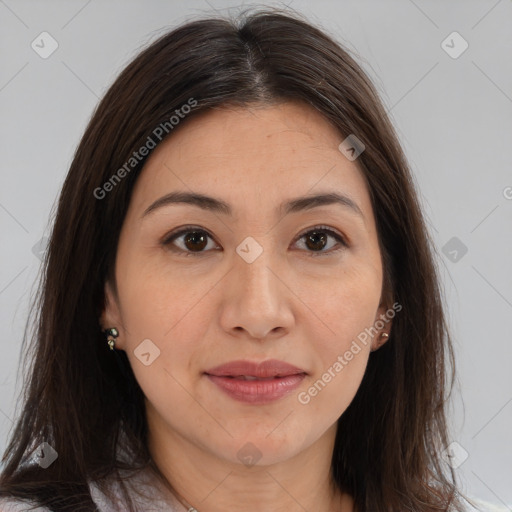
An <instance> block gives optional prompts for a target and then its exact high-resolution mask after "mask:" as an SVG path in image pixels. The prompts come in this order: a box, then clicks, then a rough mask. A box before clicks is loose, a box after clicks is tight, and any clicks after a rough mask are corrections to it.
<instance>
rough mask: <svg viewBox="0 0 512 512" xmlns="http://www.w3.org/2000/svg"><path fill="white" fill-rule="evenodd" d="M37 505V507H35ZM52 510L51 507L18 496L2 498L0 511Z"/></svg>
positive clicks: (0, 499) (49, 511) (41, 511)
mask: <svg viewBox="0 0 512 512" xmlns="http://www.w3.org/2000/svg"><path fill="white" fill-rule="evenodd" d="M34 507H36V508H34ZM29 511H30V512H51V510H50V509H49V508H46V507H38V506H37V505H36V504H35V503H33V502H29V501H23V500H19V499H16V498H0V512H29Z"/></svg>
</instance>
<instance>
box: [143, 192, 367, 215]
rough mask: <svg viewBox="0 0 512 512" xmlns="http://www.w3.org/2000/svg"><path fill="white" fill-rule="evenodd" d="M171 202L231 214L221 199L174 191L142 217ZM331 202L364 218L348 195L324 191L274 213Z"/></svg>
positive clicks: (287, 204) (293, 211)
mask: <svg viewBox="0 0 512 512" xmlns="http://www.w3.org/2000/svg"><path fill="white" fill-rule="evenodd" d="M172 204H190V205H193V206H197V207H199V208H202V209H203V210H207V211H211V212H214V213H219V214H223V215H233V210H232V208H231V206H230V205H229V204H228V203H226V202H224V201H222V200H221V199H217V198H215V197H210V196H207V195H204V194H199V193H194V192H182V191H176V192H171V193H169V194H166V195H165V196H162V197H161V198H159V199H157V200H156V201H155V202H154V203H152V204H151V205H150V206H148V207H147V208H146V210H145V211H144V213H143V214H142V217H145V216H147V215H148V214H149V213H151V212H153V211H155V210H157V209H158V208H162V207H164V206H168V205H172ZM332 204H336V205H340V206H343V207H345V208H347V209H349V210H350V211H352V212H353V213H355V214H357V215H359V216H360V217H362V219H363V220H364V215H363V212H362V211H361V209H360V208H359V206H358V205H357V203H356V202H355V201H354V200H353V199H351V198H350V197H348V196H346V195H344V194H339V193H337V192H325V193H320V194H316V195H309V196H302V197H297V198H294V199H290V200H288V201H284V202H283V203H281V204H280V205H279V206H278V207H277V208H276V213H277V214H282V215H288V214H290V213H297V212H301V211H306V210H311V209H312V208H318V207H320V206H327V205H332Z"/></svg>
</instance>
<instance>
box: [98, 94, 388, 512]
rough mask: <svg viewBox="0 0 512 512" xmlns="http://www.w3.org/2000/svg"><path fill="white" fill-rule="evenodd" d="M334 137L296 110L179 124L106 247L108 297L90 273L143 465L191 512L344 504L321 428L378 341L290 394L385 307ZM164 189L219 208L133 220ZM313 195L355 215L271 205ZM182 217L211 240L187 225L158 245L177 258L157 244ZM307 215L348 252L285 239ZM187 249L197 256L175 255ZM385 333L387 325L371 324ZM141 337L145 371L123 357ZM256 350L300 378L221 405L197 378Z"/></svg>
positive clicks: (348, 505)
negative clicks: (129, 372) (261, 401)
mask: <svg viewBox="0 0 512 512" xmlns="http://www.w3.org/2000/svg"><path fill="white" fill-rule="evenodd" d="M342 140H343V137H341V136H340V134H339V133H338V132H337V130H336V129H335V128H334V127H333V126H332V125H330V124H329V123H328V121H326V120H325V119H324V118H323V117H322V116H321V115H320V114H319V113H318V112H317V111H315V110H313V109H312V108H311V107H309V106H307V105H304V104H300V103H283V104H280V105H272V106H262V105H256V106H251V108H223V109H219V110H216V111H211V112H206V113H202V114H201V115H200V116H198V117H196V118H191V119H189V120H185V121H183V122H182V125H180V126H178V127H177V128H176V129H175V131H173V133H172V136H170V137H169V138H168V139H167V140H165V141H164V142H163V143H162V144H160V145H159V146H158V147H157V148H156V149H155V151H154V152H153V153H152V155H151V156H150V158H149V159H148V161H147V162H146V164H145V167H144V169H143V171H142V172H141V175H140V176H139V178H138V180H137V183H136V185H135V188H134V191H133V195H132V197H131V202H130V205H129V208H128V212H127V215H126V218H125V220H124V224H123V228H122V231H121V236H120V240H119V245H118V250H117V258H116V268H115V277H116V285H117V292H115V291H114V290H115V287H114V286H112V283H108V282H107V283H106V285H105V293H106V298H107V302H106V304H107V305H106V308H105V310H104V312H103V315H102V318H101V323H102V325H103V327H114V326H115V327H116V328H117V329H118V331H119V337H118V339H117V340H116V349H118V350H124V351H126V353H127V355H128V358H129V360H130V364H131V366H132V368H133V371H134V373H135V376H136V378H137V381H138V382H139V384H140V386H141V388H142V390H143V391H144V394H145V396H146V411H147V418H148V425H149V431H150V441H149V446H150V451H151V453H152V455H153V458H154V460H155V462H156V464H157V466H158V467H159V469H160V470H161V472H162V473H163V474H164V475H165V477H166V479H167V481H168V482H169V483H170V484H171V485H172V486H173V487H174V488H175V489H176V490H177V491H178V492H179V494H180V495H181V496H183V497H185V499H186V500H187V501H188V502H189V503H190V504H192V505H194V506H195V507H196V508H197V509H198V510H199V512H204V511H209V512H220V511H222V512H224V511H226V510H245V511H246V512H256V511H258V512H263V511H265V512H268V511H273V512H284V511H286V512H296V511H297V512H299V511H300V512H303V511H304V510H315V511H319V512H327V511H329V512H332V511H333V510H343V512H350V511H352V510H353V508H352V506H353V501H352V499H351V497H350V496H349V495H348V494H345V493H341V492H339V491H338V490H337V489H336V488H335V487H334V485H333V483H332V481H331V477H330V462H331V457H332V452H333V447H334V441H335V435H336V425H337V423H336V422H337V420H338V418H339V417H340V416H341V415H342V414H343V412H344V411H345V410H346V408H347V407H348V405H349V404H350V402H351V401H352V399H353V398H354V396H355V394H356V391H357V389H358V387H359V385H360V383H361V380H362V378H363V375H364V372H365V369H366V365H367V362H368V357H369V355H370V351H371V350H373V349H376V348H378V346H379V345H380V344H382V342H383V339H380V337H379V336H378V335H377V336H375V337H374V338H373V340H369V342H368V343H367V345H363V344H361V351H360V352H359V353H358V354H357V355H355V356H354V357H353V359H352V360H351V361H350V362H349V363H348V364H347V365H346V366H345V367H344V368H343V370H342V371H341V372H339V373H338V374H337V375H336V377H335V378H333V379H332V380H331V382H329V383H328V384H327V385H326V386H325V387H324V388H323V389H322V390H321V392H319V393H318V394H317V396H315V397H313V398H311V401H310V402H309V403H308V404H307V405H304V404H302V403H300V402H299V401H298V399H297V396H298V394H299V393H300V392H301V391H307V390H308V388H310V387H311V386H312V385H313V383H314V382H315V381H317V380H318V379H320V377H321V376H322V374H323V373H324V372H325V371H326V370H327V368H329V367H332V365H333V363H334V362H335V361H336V360H337V358H338V356H340V355H343V354H344V353H345V352H346V351H347V350H348V349H349V348H350V346H351V343H352V342H353V341H354V340H355V339H356V337H357V335H358V334H359V333H361V332H362V331H364V329H365V328H368V327H370V326H372V325H374V324H375V321H376V320H378V319H379V318H380V315H381V314H383V313H384V312H385V311H386V310H387V309H388V308H389V305H387V304H383V303H381V297H382V296H383V295H382V292H383V290H382V277H383V274H382V272H383V269H382V260H381V254H380V250H379V245H378V238H377V231H376V226H375V219H374V215H373V211H372V206H371V202H370V197H369V194H368V190H367V188H366V184H365V181H364V178H363V175H362V172H361V170H360V169H359V167H358V165H357V160H356V161H349V160H348V159H347V158H346V157H345V156H344V155H343V154H342V153H341V152H340V151H339V149H338V145H339V144H340V142H341V141H342ZM177 190H183V191H186V192H191V191H194V192H199V193H203V194H206V195H210V196H214V197H216V198H220V199H222V200H224V201H225V202H227V203H229V204H230V205H231V207H232V209H233V211H234V213H233V216H228V215H224V214H221V213H213V212H211V211H206V210H202V209H200V208H198V207H197V206H192V205H187V204H175V205H167V206H163V207H161V208H158V209H155V210H153V211H152V212H151V213H149V214H148V215H146V216H143V213H144V211H145V210H146V209H147V208H148V206H149V205H151V204H152V203H153V202H154V201H156V200H157V199H159V198H160V197H162V196H164V195H165V194H167V193H169V192H172V191H177ZM320 191H322V192H326V191H327V192H333V191H336V192H338V193H342V194H345V195H348V196H350V197H351V198H352V199H353V200H354V201H355V202H356V203H357V205H358V206H359V208H360V209H361V211H362V214H363V216H364V219H363V218H362V217H361V216H358V215H357V214H355V213H354V212H353V211H352V210H350V209H349V208H347V207H343V206H340V205H336V204H333V205H326V206H321V207H317V208H313V209H310V210H308V211H301V212H298V213H291V214H289V215H287V216H283V215H279V214H278V213H277V212H276V211H275V207H276V205H278V204H279V203H281V202H282V201H285V200H288V199H291V198H296V197H299V196H304V195H307V194H309V195H312V194H316V193H319V192H320ZM189 224H190V225H192V226H194V228H196V229H203V230H206V231H207V232H208V233H209V234H211V236H212V238H207V239H206V240H207V245H205V244H203V245H201V244H198V242H197V241H196V242H194V241H192V244H190V242H189V244H188V245H187V244H186V236H187V235H182V236H180V237H179V238H178V239H176V240H175V241H174V247H175V248H176V250H177V251H178V252H173V251H172V250H171V247H172V246H173V245H172V244H169V245H167V246H165V245H163V244H162V240H163V239H164V238H165V237H166V235H168V234H169V233H171V231H176V228H180V227H182V226H185V225H189ZM318 225H325V226H328V227H329V228H330V229H331V230H332V231H334V232H338V233H339V234H341V235H342V236H343V237H344V239H345V240H346V241H347V243H348V244H349V246H348V247H343V246H341V245H340V244H339V242H338V241H337V240H336V239H335V238H331V236H330V235H329V238H327V245H326V247H325V248H321V247H320V246H319V248H318V249H317V248H316V247H315V246H314V244H311V243H310V244H309V245H308V244H307V237H304V236H301V235H303V234H304V233H308V232H309V231H310V228H315V227H316V226H318ZM191 231H194V230H193V229H192V230H191ZM248 236H250V237H253V238H254V240H256V241H257V242H258V243H259V244H260V246H261V247H262V248H263V252H262V253H261V255H260V256H259V257H258V258H257V259H256V260H255V261H253V262H252V263H248V262H247V261H245V260H244V259H243V258H241V257H240V256H239V254H238V253H237V252H236V248H237V246H238V245H239V244H241V242H242V241H244V239H245V238H246V237H248ZM299 236H301V237H300V238H299ZM194 243H195V244H196V245H194ZM199 245H201V247H200V248H199V249H198V250H199V251H201V250H202V251H203V252H202V253H201V254H200V255H199V256H196V257H194V256H193V255H191V256H184V255H183V254H185V251H187V250H188V252H189V253H191V252H194V249H196V248H197V247H198V246H199ZM311 247H312V248H311ZM180 248H181V250H182V251H183V252H181V253H179V250H180ZM336 248H341V250H339V251H337V252H333V251H334V249H336ZM315 250H316V251H317V252H315ZM319 252H322V254H320V255H319ZM196 254H197V250H196ZM312 254H313V256H314V257H312V256H311V255H312ZM390 328H391V322H390V321H389V322H388V323H387V324H386V326H385V327H384V328H383V329H382V330H381V331H379V332H389V331H390ZM144 339H150V340H151V341H152V342H153V343H154V344H155V345H156V346H157V347H158V349H159V350H160V355H159V357H157V358H156V359H155V360H154V361H153V362H152V363H151V364H150V365H148V366H146V365H144V364H142V363H141V361H140V360H139V359H138V358H137V357H136V355H135V354H134V350H135V349H136V348H137V346H138V345H139V344H140V343H141V341H142V340H144ZM384 341H385V340H384ZM271 358H275V359H279V360H283V361H286V362H288V363H291V364H294V365H295V366H298V367H300V368H302V369H304V370H305V371H306V372H307V373H308V375H307V377H306V378H305V379H304V381H303V382H302V383H301V385H300V387H299V388H298V389H297V390H294V391H293V392H292V393H290V394H289V395H287V396H285V397H283V398H281V399H279V400H277V401H274V402H271V403H269V404H265V405H252V404H246V403H242V402H239V401H236V400H234V399H232V398H231V397H229V396H228V395H226V394H225V393H224V392H222V391H221V390H220V389H219V388H218V387H217V386H215V385H214V384H213V383H212V382H211V381H210V380H209V379H208V378H207V377H206V376H205V375H204V372H205V371H206V370H208V369H210V368H213V367H214V366H217V365H219V364H222V363H225V362H228V361H232V360H236V359H249V360H253V361H258V362H259V361H263V360H266V359H271ZM249 442H250V443H252V444H253V445H254V446H255V447H256V448H257V450H258V453H259V455H260V457H261V458H260V459H259V460H258V462H257V464H256V465H254V466H246V465H244V464H243V463H242V462H241V461H240V460H239V458H238V456H237V454H238V452H239V450H240V449H241V448H242V447H244V446H245V445H246V444H247V443H249Z"/></svg>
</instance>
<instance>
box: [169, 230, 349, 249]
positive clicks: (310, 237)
mask: <svg viewBox="0 0 512 512" xmlns="http://www.w3.org/2000/svg"><path fill="white" fill-rule="evenodd" d="M303 238H304V239H305V241H304V243H305V245H306V247H307V248H308V249H311V251H308V252H311V254H310V256H321V255H324V254H326V253H328V254H332V253H334V252H337V251H339V250H341V249H343V248H345V247H348V244H347V243H346V242H345V239H344V238H343V236H341V235H340V234H339V233H337V232H336V231H333V230H332V229H330V228H328V227H326V226H315V227H314V228H311V229H309V230H308V231H305V232H304V233H302V234H301V235H299V236H298V237H297V238H296V242H297V241H299V240H301V239H303ZM329 238H332V239H334V240H335V241H336V242H338V245H339V246H340V247H338V248H337V249H334V250H323V249H324V248H325V247H326V246H327V245H328V239H329ZM180 239H183V240H180ZM208 239H210V240H213V237H212V236H211V235H210V234H209V233H208V232H207V231H205V230H204V229H202V228H198V227H196V226H185V227H183V228H181V229H180V230H179V231H177V232H174V233H170V234H169V235H168V236H166V237H165V239H164V240H163V241H162V245H164V246H169V248H170V249H171V250H172V251H174V252H177V253H180V255H182V256H200V255H201V254H202V253H204V252H207V251H206V250H205V249H207V248H208ZM178 240H179V241H180V242H181V244H177V243H176V241H178ZM334 245H336V244H334ZM331 248H332V246H331ZM210 249H211V247H210Z"/></svg>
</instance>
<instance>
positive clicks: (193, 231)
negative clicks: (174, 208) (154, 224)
mask: <svg viewBox="0 0 512 512" xmlns="http://www.w3.org/2000/svg"><path fill="white" fill-rule="evenodd" d="M184 235H186V236H184ZM180 238H183V241H182V245H181V247H178V248H176V247H175V246H173V244H174V243H175V242H174V241H175V240H178V239H180ZM208 238H210V239H211V240H213V238H212V236H211V235H210V234H209V233H208V232H207V231H205V230H204V229H201V228H197V227H196V226H185V227H184V228H182V229H180V230H179V231H178V232H175V233H170V234H169V235H168V236H167V237H166V238H165V239H164V240H163V241H162V244H163V245H165V246H169V247H170V249H171V250H172V251H174V252H178V253H181V255H182V256H200V255H201V253H202V252H205V251H204V250H203V249H205V248H206V247H207V246H208Z"/></svg>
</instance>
